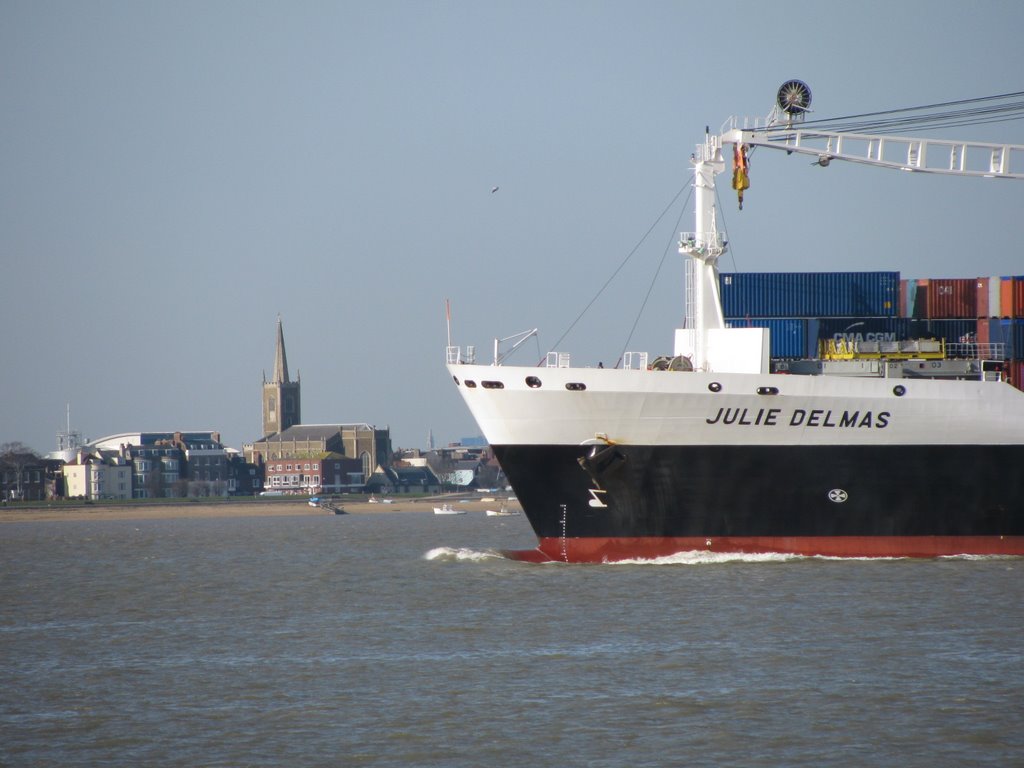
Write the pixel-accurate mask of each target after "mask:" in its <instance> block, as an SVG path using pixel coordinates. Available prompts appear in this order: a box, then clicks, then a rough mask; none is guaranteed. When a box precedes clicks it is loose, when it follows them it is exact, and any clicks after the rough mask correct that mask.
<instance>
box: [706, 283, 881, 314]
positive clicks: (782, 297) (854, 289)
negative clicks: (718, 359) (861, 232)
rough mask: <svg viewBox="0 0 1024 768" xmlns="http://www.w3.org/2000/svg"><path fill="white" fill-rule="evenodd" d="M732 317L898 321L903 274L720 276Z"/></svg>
mask: <svg viewBox="0 0 1024 768" xmlns="http://www.w3.org/2000/svg"><path fill="white" fill-rule="evenodd" d="M719 287H720V291H721V296H722V309H723V312H724V314H725V316H726V317H735V318H743V317H758V318H800V317H803V318H811V317H857V316H869V317H896V316H897V315H898V313H899V307H900V297H899V292H900V275H899V272H732V273H722V274H721V275H720V276H719Z"/></svg>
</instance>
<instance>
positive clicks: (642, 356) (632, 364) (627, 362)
mask: <svg viewBox="0 0 1024 768" xmlns="http://www.w3.org/2000/svg"><path fill="white" fill-rule="evenodd" d="M622 367H623V368H625V369H626V370H627V371H646V370H647V353H646V352H627V353H626V354H625V355H623V357H622Z"/></svg>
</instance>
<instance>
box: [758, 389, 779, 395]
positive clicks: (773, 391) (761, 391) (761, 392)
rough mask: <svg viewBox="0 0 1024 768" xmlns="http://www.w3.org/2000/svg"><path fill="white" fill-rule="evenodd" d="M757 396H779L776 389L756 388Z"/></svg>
mask: <svg viewBox="0 0 1024 768" xmlns="http://www.w3.org/2000/svg"><path fill="white" fill-rule="evenodd" d="M757 394H759V395H777V394H779V388H778V387H758V388H757Z"/></svg>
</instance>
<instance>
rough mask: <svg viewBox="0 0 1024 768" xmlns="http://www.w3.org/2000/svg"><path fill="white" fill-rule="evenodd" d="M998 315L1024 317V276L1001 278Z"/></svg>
mask: <svg viewBox="0 0 1024 768" xmlns="http://www.w3.org/2000/svg"><path fill="white" fill-rule="evenodd" d="M998 316H999V317H1024V277H1003V278H1000V285H999V315H998Z"/></svg>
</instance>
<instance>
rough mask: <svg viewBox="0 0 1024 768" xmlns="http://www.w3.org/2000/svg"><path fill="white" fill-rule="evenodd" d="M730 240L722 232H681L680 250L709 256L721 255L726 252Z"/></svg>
mask: <svg viewBox="0 0 1024 768" xmlns="http://www.w3.org/2000/svg"><path fill="white" fill-rule="evenodd" d="M728 242H729V241H728V240H726V239H725V236H724V235H723V234H722V233H721V232H680V233H679V250H680V252H681V253H688V254H697V255H699V256H707V255H708V254H712V255H717V256H721V255H722V254H723V253H724V252H725V246H726V245H728Z"/></svg>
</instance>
